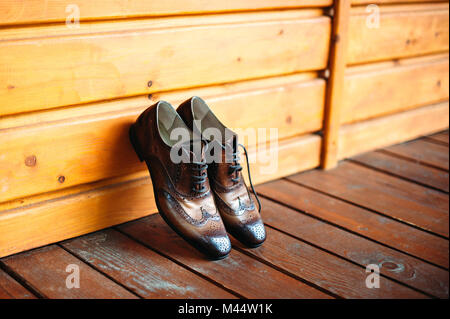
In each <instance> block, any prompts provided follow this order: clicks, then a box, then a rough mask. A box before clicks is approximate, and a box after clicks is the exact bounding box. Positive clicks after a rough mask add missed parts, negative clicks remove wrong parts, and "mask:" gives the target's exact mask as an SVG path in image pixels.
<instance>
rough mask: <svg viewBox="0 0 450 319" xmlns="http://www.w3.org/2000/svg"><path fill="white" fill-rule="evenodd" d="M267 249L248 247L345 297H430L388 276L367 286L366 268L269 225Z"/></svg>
mask: <svg viewBox="0 0 450 319" xmlns="http://www.w3.org/2000/svg"><path fill="white" fill-rule="evenodd" d="M266 229H267V230H266V231H267V240H266V241H265V242H264V249H262V248H260V249H248V248H246V247H245V246H243V245H242V244H240V243H239V242H237V241H236V240H232V243H233V245H236V246H239V247H241V249H244V250H245V251H246V252H247V253H248V254H249V255H251V256H255V257H257V258H259V259H262V260H264V261H265V262H268V263H270V264H271V265H274V266H275V267H278V268H281V269H283V270H285V271H288V272H289V273H291V274H293V275H295V276H298V277H299V278H302V279H304V280H307V281H309V282H311V283H313V284H315V285H317V286H318V287H321V288H323V289H326V290H328V291H330V292H332V293H334V294H336V295H338V296H340V297H342V298H353V299H360V298H362V299H367V298H427V297H426V296H425V295H423V294H421V293H418V292H417V291H414V290H412V289H410V288H407V287H404V286H403V285H401V284H398V283H396V282H393V281H391V280H389V279H388V278H386V277H380V289H367V287H366V281H365V278H366V276H367V274H366V272H365V269H364V268H362V267H359V266H356V265H354V264H352V263H349V262H348V261H345V260H342V259H341V258H339V257H335V256H333V255H331V254H329V253H327V252H324V251H322V250H320V249H317V248H315V247H313V246H311V245H308V244H306V243H304V242H302V241H299V240H298V239H294V238H292V237H290V236H287V235H285V234H283V233H281V232H279V231H277V230H274V229H272V228H269V227H267V228H266Z"/></svg>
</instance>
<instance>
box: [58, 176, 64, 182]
mask: <svg viewBox="0 0 450 319" xmlns="http://www.w3.org/2000/svg"><path fill="white" fill-rule="evenodd" d="M65 181H66V177H65V176H64V175H60V176H58V182H60V183H61V184H62V183H64V182H65Z"/></svg>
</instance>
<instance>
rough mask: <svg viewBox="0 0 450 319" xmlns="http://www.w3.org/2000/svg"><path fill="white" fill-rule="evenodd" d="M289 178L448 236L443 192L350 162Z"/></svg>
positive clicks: (446, 207)
mask: <svg viewBox="0 0 450 319" xmlns="http://www.w3.org/2000/svg"><path fill="white" fill-rule="evenodd" d="M290 179H292V180H294V181H295V182H298V183H300V184H302V185H306V186H308V187H311V188H313V189H317V190H319V191H322V192H325V193H328V194H331V195H333V196H337V197H339V198H342V199H345V200H347V201H350V202H352V203H354V204H357V205H360V206H362V207H365V208H369V209H372V210H375V211H377V212H379V213H382V214H384V215H387V216H390V217H392V218H394V219H397V220H400V221H403V222H404V223H407V224H410V225H414V226H416V227H419V228H422V229H425V230H428V231H431V232H433V233H436V234H439V235H441V236H445V237H448V223H449V217H448V204H449V198H448V195H446V194H443V193H442V192H438V191H435V190H432V189H429V188H426V187H423V186H420V185H417V184H414V183H411V182H408V181H404V180H401V179H398V178H396V177H393V176H390V175H387V174H384V173H380V172H377V171H374V170H372V169H369V168H366V167H363V166H360V165H357V164H354V163H350V162H343V163H341V164H340V165H339V167H338V168H336V169H334V170H332V171H330V172H329V174H326V175H321V174H320V176H319V175H318V172H317V171H311V172H305V173H303V174H298V175H295V176H292V177H290ZM369 194H370V196H369Z"/></svg>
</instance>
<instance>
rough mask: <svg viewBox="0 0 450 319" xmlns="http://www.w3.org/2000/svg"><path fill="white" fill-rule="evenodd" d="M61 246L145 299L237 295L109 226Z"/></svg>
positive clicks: (227, 296) (226, 296)
mask: <svg viewBox="0 0 450 319" xmlns="http://www.w3.org/2000/svg"><path fill="white" fill-rule="evenodd" d="M62 246H63V247H64V248H65V249H67V250H69V251H70V252H72V253H73V254H75V255H76V256H77V257H79V258H80V259H82V260H83V261H84V262H86V263H89V264H90V265H92V266H94V267H95V268H97V269H101V270H102V272H103V273H105V274H107V275H108V276H109V277H110V278H113V279H114V280H115V281H116V282H120V283H121V284H122V285H124V286H126V287H127V288H128V289H130V290H132V291H133V292H134V293H135V294H137V295H139V296H140V297H144V298H152V299H153V298H159V299H161V298H177V299H178V298H185V299H187V298H189V299H190V298H202V299H204V298H208V299H209V298H219V299H221V298H222V299H229V298H236V297H235V296H234V295H232V294H231V293H229V292H227V291H225V290H223V289H221V288H219V287H217V286H215V285H214V284H212V283H211V282H209V281H207V280H205V279H203V278H201V277H199V276H197V275H195V274H194V273H192V272H190V271H188V270H186V269H185V268H183V267H181V266H180V265H178V264H176V263H174V262H172V261H170V260H169V259H167V258H164V257H162V256H161V255H159V254H157V253H155V252H154V251H152V250H150V249H147V248H146V247H144V246H142V245H140V244H138V243H137V242H135V241H134V240H132V239H130V238H128V237H126V236H124V235H122V234H120V233H119V232H117V231H115V230H112V229H108V230H105V231H101V232H96V233H93V234H90V235H87V236H83V237H80V238H75V239H73V240H70V241H67V242H64V243H62Z"/></svg>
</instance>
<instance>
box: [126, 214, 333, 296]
mask: <svg viewBox="0 0 450 319" xmlns="http://www.w3.org/2000/svg"><path fill="white" fill-rule="evenodd" d="M119 229H120V230H121V231H124V232H125V233H126V234H128V235H130V236H132V237H133V238H134V239H136V240H138V241H140V242H143V243H144V244H146V245H148V246H150V247H152V249H154V250H156V251H158V252H160V253H161V254H164V255H166V256H170V257H171V258H174V259H176V260H178V261H179V262H181V263H183V264H184V265H185V266H188V267H189V268H191V269H193V270H194V271H196V272H198V273H201V274H203V275H204V276H207V277H208V278H210V279H211V280H214V281H215V282H217V283H219V284H220V285H223V286H224V287H226V288H228V289H231V290H232V291H235V292H237V293H239V294H240V295H241V296H243V297H246V298H264V299H265V298H330V296H328V295H327V294H325V293H323V292H321V291H319V290H316V289H314V288H312V287H310V286H308V285H306V284H304V283H303V282H301V281H297V280H296V279H294V278H292V277H289V276H287V275H285V274H283V273H282V272H279V271H277V270H275V269H273V268H271V267H269V266H266V265H265V264H263V263H261V262H259V261H257V260H256V259H253V258H251V257H249V256H247V255H245V254H243V253H241V252H239V251H236V250H232V252H231V253H230V255H229V256H228V257H227V258H225V259H222V260H219V261H210V260H207V259H206V258H205V257H204V256H203V255H202V254H201V253H199V252H198V251H197V250H195V249H194V248H192V247H191V246H189V245H188V244H187V243H186V242H185V241H184V240H183V239H181V238H180V237H179V236H178V235H177V234H176V233H175V232H174V231H172V230H171V229H170V228H169V226H167V224H166V223H165V222H164V221H163V219H162V218H161V216H160V215H159V214H155V215H152V216H150V217H146V218H143V219H140V220H138V221H135V222H131V223H127V224H125V225H121V226H119ZM249 274H251V280H249ZM287 287H289V289H286V288H287Z"/></svg>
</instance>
